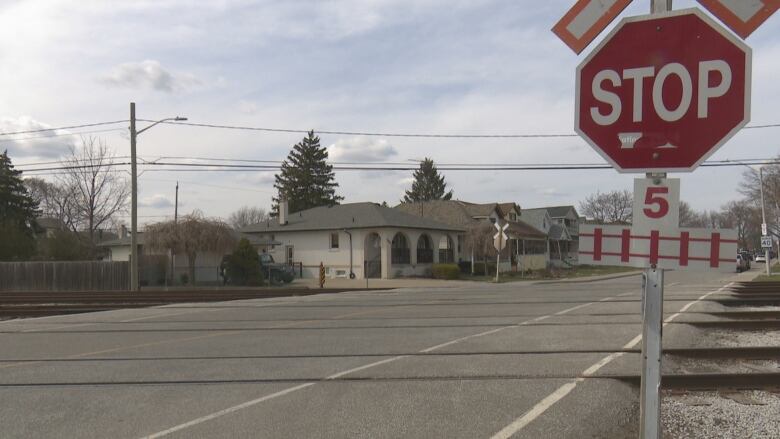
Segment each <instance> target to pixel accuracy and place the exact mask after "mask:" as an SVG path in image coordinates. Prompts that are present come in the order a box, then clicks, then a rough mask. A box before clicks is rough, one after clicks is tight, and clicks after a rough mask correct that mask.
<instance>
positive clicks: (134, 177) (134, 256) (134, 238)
mask: <svg viewBox="0 0 780 439" xmlns="http://www.w3.org/2000/svg"><path fill="white" fill-rule="evenodd" d="M170 120H172V121H177V122H178V121H185V120H187V118H186V117H179V116H176V117H168V118H165V119H160V120H158V121H157V122H154V123H152V124H151V125H149V126H147V127H146V128H143V129H141V130H138V129H136V126H135V122H136V120H135V102H130V190H131V192H132V194H131V196H130V233H131V235H130V291H138V290H139V288H138V281H139V278H138V166H137V164H136V154H135V149H136V147H135V146H136V140H137V138H138V135H139V134H141V133H143V132H144V131H146V130H148V129H149V128H152V127H153V126H155V125H157V124H160V123H163V122H167V121H170ZM177 185H178V183H177Z"/></svg>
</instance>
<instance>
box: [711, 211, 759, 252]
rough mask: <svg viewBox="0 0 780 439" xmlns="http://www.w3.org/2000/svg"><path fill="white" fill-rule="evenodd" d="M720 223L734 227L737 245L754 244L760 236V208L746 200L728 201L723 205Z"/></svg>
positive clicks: (747, 246)
mask: <svg viewBox="0 0 780 439" xmlns="http://www.w3.org/2000/svg"><path fill="white" fill-rule="evenodd" d="M720 217H721V219H720V225H721V226H722V227H728V228H733V229H736V231H737V239H738V240H739V246H740V247H743V248H751V247H753V246H756V245H757V244H758V242H759V240H760V237H761V210H760V208H759V207H758V206H756V205H755V203H751V202H749V201H747V200H742V201H730V202H728V203H727V204H726V205H725V206H723V209H722V212H721V214H720Z"/></svg>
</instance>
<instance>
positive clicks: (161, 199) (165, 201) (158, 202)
mask: <svg viewBox="0 0 780 439" xmlns="http://www.w3.org/2000/svg"><path fill="white" fill-rule="evenodd" d="M181 204H182V203H181V202H180V203H179V206H181ZM138 205H139V206H141V207H151V208H154V209H164V208H168V207H173V201H171V199H170V198H168V197H166V196H165V195H163V194H154V195H152V196H151V197H146V198H143V199H141V200H139V201H138Z"/></svg>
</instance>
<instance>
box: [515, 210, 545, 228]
mask: <svg viewBox="0 0 780 439" xmlns="http://www.w3.org/2000/svg"><path fill="white" fill-rule="evenodd" d="M546 215H547V209H544V208H540V209H523V210H522V211H521V212H520V220H521V221H523V222H524V223H527V224H530V225H532V226H534V227H536V228H537V229H539V230H542V231H544V217H545V216H546Z"/></svg>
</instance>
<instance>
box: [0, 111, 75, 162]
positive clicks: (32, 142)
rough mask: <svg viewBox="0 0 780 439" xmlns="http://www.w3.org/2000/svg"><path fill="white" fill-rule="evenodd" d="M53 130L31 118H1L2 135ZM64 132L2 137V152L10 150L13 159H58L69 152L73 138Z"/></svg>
mask: <svg viewBox="0 0 780 439" xmlns="http://www.w3.org/2000/svg"><path fill="white" fill-rule="evenodd" d="M47 128H51V125H48V124H45V123H43V122H39V121H37V120H35V119H33V118H32V117H30V116H20V117H17V118H12V117H4V118H0V133H13V132H19V131H32V130H41V129H47ZM67 134H68V132H67V131H64V130H56V131H44V132H38V133H24V134H18V135H11V136H0V151H5V150H8V155H9V156H11V158H12V159H16V158H18V157H30V158H46V159H56V158H60V157H61V156H62V155H63V154H65V153H67V152H68V149H69V147H70V146H72V145H73V136H70V135H67Z"/></svg>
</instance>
